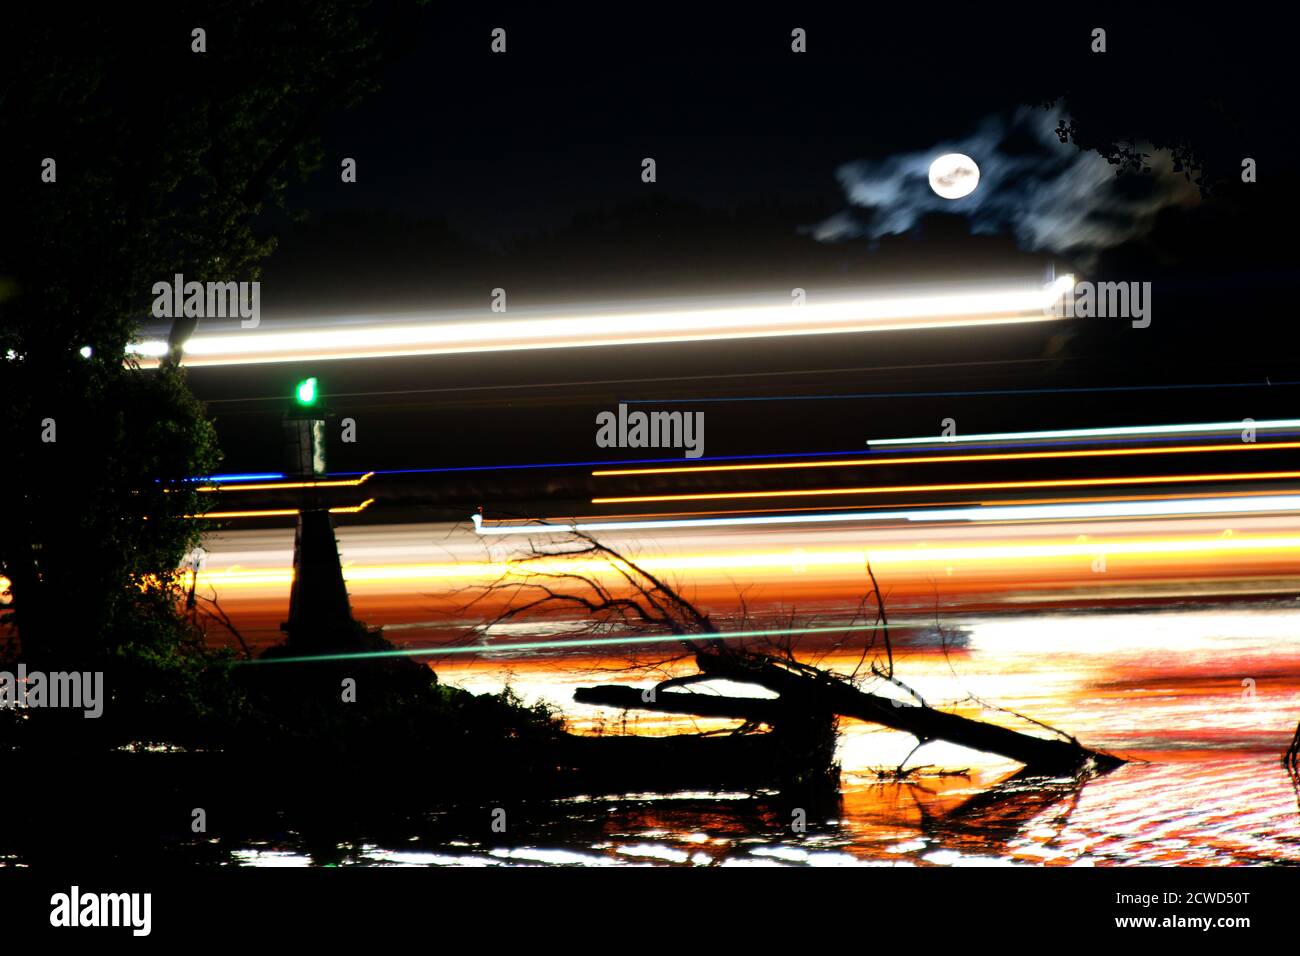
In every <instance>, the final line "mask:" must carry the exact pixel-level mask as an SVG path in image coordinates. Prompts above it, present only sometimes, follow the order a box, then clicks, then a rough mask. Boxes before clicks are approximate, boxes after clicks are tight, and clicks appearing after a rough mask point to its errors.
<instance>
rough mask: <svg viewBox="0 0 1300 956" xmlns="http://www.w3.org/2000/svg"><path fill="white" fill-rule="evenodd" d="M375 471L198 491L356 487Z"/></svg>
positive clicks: (236, 484) (214, 486)
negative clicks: (317, 479) (320, 478)
mask: <svg viewBox="0 0 1300 956" xmlns="http://www.w3.org/2000/svg"><path fill="white" fill-rule="evenodd" d="M374 474H375V473H374V472H373V471H368V472H366V473H365V474H364V475H362V476H361V477H360V478H338V479H330V480H328V481H261V482H256V483H254V484H248V485H245V484H238V483H233V482H232V483H230V484H220V485H201V486H200V487H199V488H198V489H197V490H198V491H221V492H227V491H287V490H289V489H292V488H355V487H357V486H358V485H363V484H365V483H366V482H367V481H368V480H369V479H371V478H372V477H374Z"/></svg>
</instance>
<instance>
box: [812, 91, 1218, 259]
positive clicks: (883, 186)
mask: <svg viewBox="0 0 1300 956" xmlns="http://www.w3.org/2000/svg"><path fill="white" fill-rule="evenodd" d="M1062 115H1063V114H1062V113H1061V112H1059V111H1057V110H1043V109H1032V108H1030V107H1021V108H1020V109H1018V110H1017V111H1016V112H1015V113H1014V114H1011V115H1010V116H1008V115H1006V114H995V115H992V116H989V117H986V118H985V119H984V120H983V121H981V123H980V124H979V126H978V127H977V128H976V130H975V131H974V132H973V133H971V134H970V135H969V136H967V137H965V138H964V139H960V140H956V141H952V142H945V143H939V144H936V145H935V146H934V147H932V148H930V149H926V150H921V151H918V152H914V153H904V154H898V155H894V156H889V157H886V158H884V159H863V160H857V161H854V162H851V163H846V164H844V165H843V166H841V167H840V168H839V169H838V170H836V177H837V178H838V179H839V181H840V185H841V186H842V187H843V189H844V192H845V196H846V198H847V200H848V203H849V206H848V208H846V209H845V210H843V211H841V212H839V213H836V214H835V215H833V216H831V217H829V218H828V219H825V220H823V221H822V222H820V223H818V224H817V225H816V226H814V227H812V229H811V230H810V232H811V233H812V235H813V236H815V237H816V238H817V239H820V240H823V241H837V240H844V239H853V238H868V239H873V240H874V239H880V238H881V237H883V236H889V235H899V234H902V233H905V232H908V231H910V230H911V229H912V228H914V227H915V225H916V224H917V222H918V221H919V220H920V219H921V217H922V216H924V215H926V214H927V213H930V212H946V213H955V214H959V215H963V216H966V217H967V218H969V220H970V223H971V231H972V232H974V233H977V234H996V233H1004V232H1009V233H1011V234H1012V235H1014V236H1015V239H1016V242H1017V244H1018V245H1019V246H1020V247H1021V248H1022V249H1026V250H1029V251H1046V252H1053V253H1065V252H1074V253H1080V252H1097V251H1100V250H1102V249H1107V248H1110V247H1112V246H1116V245H1119V244H1120V243H1123V242H1126V241H1128V240H1130V239H1135V238H1139V237H1141V236H1143V235H1146V234H1147V233H1148V232H1149V231H1150V229H1151V227H1152V225H1153V224H1154V220H1155V216H1156V213H1158V212H1159V211H1160V210H1161V209H1163V208H1165V207H1167V206H1173V205H1186V206H1190V205H1195V204H1196V203H1198V202H1199V201H1200V194H1199V192H1198V191H1197V189H1196V187H1195V186H1194V185H1193V184H1191V183H1189V182H1187V181H1186V180H1185V179H1184V178H1183V176H1181V175H1179V174H1176V173H1174V172H1173V171H1172V163H1171V161H1170V160H1169V157H1168V156H1167V155H1165V154H1161V153H1155V152H1152V151H1151V150H1145V151H1146V152H1149V153H1152V155H1151V160H1150V165H1151V174H1150V175H1144V176H1142V177H1141V178H1140V179H1137V178H1136V177H1128V181H1127V182H1124V181H1121V180H1119V179H1117V177H1116V176H1115V172H1114V168H1113V167H1111V166H1110V165H1109V164H1108V163H1107V162H1106V160H1105V159H1104V158H1102V157H1101V156H1100V155H1098V154H1097V153H1094V152H1089V151H1085V150H1080V149H1078V148H1077V147H1075V146H1072V145H1068V144H1063V143H1061V142H1060V140H1059V139H1058V138H1057V136H1056V134H1055V132H1054V130H1055V128H1056V125H1057V122H1058V120H1059V119H1060V118H1061V116H1062ZM950 153H952V154H960V155H961V156H963V157H970V156H978V157H980V161H979V167H978V170H977V171H976V175H977V176H978V177H979V179H978V181H979V188H978V189H976V190H975V191H974V192H971V193H970V194H969V195H967V196H965V198H963V199H962V201H961V202H960V203H954V202H953V201H952V200H951V199H945V198H943V196H942V195H940V194H939V193H938V192H936V190H935V189H934V188H931V179H930V167H931V164H932V163H934V162H935V157H936V156H941V157H942V156H944V154H950ZM972 165H974V164H973V163H972ZM1135 180H1136V181H1135ZM957 182H958V180H957V179H956V178H954V179H953V183H954V185H955V184H956V183H957Z"/></svg>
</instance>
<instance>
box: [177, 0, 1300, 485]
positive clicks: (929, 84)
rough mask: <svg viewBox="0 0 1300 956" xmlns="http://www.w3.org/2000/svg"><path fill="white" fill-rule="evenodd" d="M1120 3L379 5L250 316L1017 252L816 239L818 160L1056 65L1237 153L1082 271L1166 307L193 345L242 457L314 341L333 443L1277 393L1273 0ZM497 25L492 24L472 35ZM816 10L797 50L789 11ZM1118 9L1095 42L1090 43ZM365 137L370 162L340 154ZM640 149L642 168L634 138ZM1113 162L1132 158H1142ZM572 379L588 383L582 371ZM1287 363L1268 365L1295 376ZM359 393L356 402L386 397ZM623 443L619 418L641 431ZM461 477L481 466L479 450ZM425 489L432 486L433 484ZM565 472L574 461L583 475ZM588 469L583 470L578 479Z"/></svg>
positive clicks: (1287, 185)
mask: <svg viewBox="0 0 1300 956" xmlns="http://www.w3.org/2000/svg"><path fill="white" fill-rule="evenodd" d="M1268 20H1269V15H1268V14H1260V15H1259V16H1258V17H1257V18H1255V17H1251V18H1248V17H1245V16H1240V17H1239V16H1235V15H1232V16H1230V15H1228V14H1227V13H1224V14H1222V15H1221V16H1220V17H1218V18H1217V19H1209V20H1207V19H1204V18H1198V17H1197V16H1195V15H1192V14H1189V13H1187V12H1186V11H1173V10H1170V9H1154V8H1153V9H1150V10H1147V9H1145V8H1139V9H1136V10H1135V9H1134V8H1133V7H1132V6H1123V7H1120V6H1116V7H1113V8H1104V7H1091V6H1090V7H1088V8H1080V7H1056V8H1052V9H1050V10H1048V9H1044V8H1038V9H1034V8H1029V9H1028V11H1027V12H1020V11H1018V10H1016V9H1014V8H1010V7H1002V6H999V7H997V8H996V9H994V8H988V9H980V10H972V9H969V8H967V9H965V10H963V9H962V8H960V7H957V6H948V7H944V6H942V5H940V6H934V5H926V6H907V7H898V6H894V7H890V8H880V7H878V6H876V5H873V6H872V7H871V8H869V9H861V10H853V11H844V10H834V9H828V8H822V9H812V8H808V7H806V6H804V5H788V6H785V7H764V8H762V9H752V8H746V7H735V8H727V9H716V10H715V9H711V10H705V9H702V8H692V7H685V6H675V7H674V6H665V7H659V6H655V7H653V8H639V7H628V8H625V9H624V8H621V9H603V10H599V11H598V12H593V11H592V8H582V7H565V8H563V9H558V8H552V7H547V8H544V9H539V8H536V7H507V6H493V7H487V8H480V7H475V8H474V9H472V10H465V9H456V8H452V7H449V6H445V5H442V6H440V5H430V6H429V7H428V8H426V9H425V10H423V11H422V12H421V13H420V14H419V15H418V16H417V17H416V18H415V19H414V20H413V21H411V22H408V23H406V24H405V25H404V27H403V29H402V30H401V31H400V32H399V34H398V35H393V34H389V35H386V36H385V42H386V43H388V44H389V45H390V47H391V49H392V53H393V55H394V62H393V64H392V65H391V66H390V68H389V69H388V70H387V71H386V73H385V76H384V78H383V84H382V88H381V89H380V90H379V91H378V92H377V93H375V94H373V95H372V96H371V97H370V98H369V99H367V100H366V101H364V102H363V103H362V104H361V105H360V106H358V107H356V108H354V109H352V110H350V111H347V112H340V113H337V114H335V115H333V116H331V117H330V118H329V120H328V122H327V125H326V126H325V127H324V128H323V130H322V143H323V147H324V157H325V158H324V163H323V168H322V169H321V171H320V172H319V173H317V174H316V175H315V176H314V177H312V178H311V179H310V180H309V181H308V182H307V183H305V184H302V185H301V186H298V187H295V188H294V189H293V191H292V193H291V204H292V205H293V206H294V207H295V208H296V209H298V210H300V211H302V212H303V213H304V214H305V219H304V221H302V222H300V223H293V222H288V221H285V220H283V219H282V218H279V217H278V216H271V215H268V217H267V221H266V226H267V228H268V229H271V230H273V231H274V232H276V233H277V234H278V235H279V237H280V246H279V249H278V250H277V251H276V252H275V253H274V254H273V255H272V257H271V258H270V259H269V260H268V262H267V263H266V266H265V269H264V272H263V276H262V279H263V310H264V315H265V316H267V317H270V318H272V319H276V320H278V319H281V318H285V317H292V318H297V317H302V318H310V317H312V316H316V315H327V314H347V313H348V312H351V311H358V310H367V311H369V310H383V309H388V308H392V309H404V308H420V309H423V310H430V311H437V310H440V309H482V310H483V312H484V315H485V317H487V316H488V312H487V306H488V297H489V294H490V290H491V289H493V288H495V287H504V288H506V289H507V291H508V294H509V297H510V299H509V301H510V307H511V310H512V311H514V310H516V309H526V308H528V307H530V306H535V305H544V304H554V303H563V302H575V301H577V302H581V301H587V300H590V299H603V300H631V299H641V298H647V297H656V298H673V297H681V296H688V295H697V294H709V293H754V292H762V293H766V292H772V291H780V290H785V294H788V290H789V289H790V288H792V287H794V286H802V287H805V288H808V289H810V292H811V291H812V290H815V289H818V288H827V287H830V286H837V287H845V286H862V287H870V286H871V285H873V284H880V283H886V284H889V283H892V284H897V283H899V282H916V281H932V280H935V279H939V278H953V277H957V276H969V277H988V276H991V275H1002V274H1012V275H1034V274H1040V273H1042V272H1043V270H1045V269H1047V268H1049V267H1051V266H1053V265H1055V266H1056V267H1057V268H1058V269H1067V268H1073V267H1074V265H1075V264H1074V263H1073V262H1071V261H1070V260H1071V257H1070V256H1069V255H1068V254H1067V255H1059V254H1052V253H1050V252H1044V251H1041V250H1039V251H1032V250H1025V249H1022V248H1020V247H1019V246H1018V245H1017V242H1016V239H1015V238H1014V237H1013V236H1011V235H1008V234H999V235H972V233H971V228H970V225H971V224H970V222H969V221H968V220H967V219H966V218H965V217H964V216H961V215H956V214H942V213H938V214H930V215H928V216H925V217H923V218H922V219H921V221H920V222H919V223H918V225H917V227H916V228H915V229H912V230H909V231H908V232H907V233H905V234H903V235H899V236H891V237H886V238H884V239H883V240H881V241H880V242H878V243H873V242H870V241H868V240H866V239H852V238H850V239H843V240H840V241H833V242H832V241H820V240H818V239H816V238H814V237H813V236H812V235H811V233H810V227H813V226H815V225H816V224H818V223H820V222H823V221H824V220H825V219H826V218H827V217H830V216H832V215H834V214H836V213H838V212H842V211H844V210H846V209H847V208H849V205H848V202H847V200H846V197H845V194H844V190H843V188H842V186H841V183H840V182H839V181H838V180H837V177H836V173H837V170H838V169H839V168H840V167H841V166H843V164H845V163H849V162H852V161H854V160H860V159H887V158H888V157H891V156H894V155H897V154H899V153H905V152H913V151H918V150H924V149H928V148H930V147H932V146H934V145H935V144H936V143H940V142H943V141H945V140H951V139H955V138H960V137H962V136H965V135H967V134H969V133H970V132H971V131H972V130H973V129H974V128H975V127H976V126H977V124H978V123H979V122H980V121H981V120H982V119H984V118H986V117H988V116H990V115H995V114H997V115H1010V114H1011V113H1013V112H1014V111H1015V110H1016V109H1017V108H1018V107H1021V106H1024V105H1030V106H1033V105H1036V104H1041V103H1044V102H1046V101H1047V100H1049V99H1051V98H1053V97H1056V96H1061V95H1063V96H1066V97H1067V104H1068V105H1074V104H1077V105H1078V107H1079V108H1080V109H1081V110H1082V111H1084V112H1085V113H1086V114H1087V115H1088V116H1090V117H1092V118H1093V119H1094V120H1096V121H1097V123H1098V124H1099V125H1100V126H1101V127H1102V128H1104V129H1111V130H1113V131H1115V132H1116V133H1117V134H1122V133H1124V132H1131V133H1132V134H1134V135H1137V136H1148V135H1149V136H1162V135H1174V136H1181V135H1184V132H1183V131H1184V130H1185V135H1186V137H1187V138H1189V139H1190V140H1192V141H1193V145H1195V146H1196V147H1197V148H1198V149H1199V150H1200V151H1201V152H1202V154H1203V155H1205V156H1206V157H1207V158H1208V159H1209V160H1211V161H1213V162H1217V163H1219V164H1220V165H1219V168H1230V169H1231V168H1235V166H1236V164H1237V163H1239V157H1241V156H1247V155H1249V156H1252V157H1254V158H1256V159H1257V161H1258V163H1259V168H1260V182H1259V183H1256V184H1253V185H1250V186H1243V185H1242V184H1240V183H1236V182H1231V181H1230V182H1228V183H1227V184H1226V185H1225V186H1223V187H1222V188H1221V189H1219V190H1218V192H1217V194H1216V196H1215V197H1214V198H1212V199H1210V200H1208V201H1206V202H1204V203H1202V204H1200V206H1199V207H1197V208H1195V209H1191V210H1184V209H1174V208H1171V209H1166V210H1165V211H1164V212H1162V213H1161V214H1160V217H1159V218H1158V220H1157V221H1156V224H1155V228H1154V229H1153V230H1152V231H1151V233H1150V234H1149V235H1147V236H1145V237H1143V238H1141V239H1140V240H1139V241H1135V242H1131V243H1128V244H1126V245H1124V246H1121V247H1118V248H1115V249H1111V250H1107V251H1104V252H1103V253H1102V254H1101V256H1100V258H1099V260H1098V261H1097V262H1096V264H1095V265H1094V269H1093V272H1092V274H1091V277H1092V278H1097V279H1106V278H1112V279H1128V280H1136V281H1143V280H1145V281H1152V282H1154V283H1155V285H1156V290H1157V292H1156V296H1157V297H1156V300H1155V310H1154V311H1155V321H1154V323H1153V325H1152V327H1151V328H1150V329H1146V330H1141V331H1138V330H1132V329H1130V328H1129V327H1128V324H1127V323H1126V322H1118V323H1116V322H1108V321H1102V320H1093V321H1091V322H1074V323H1069V324H1068V327H1063V328H1060V329H1051V330H1047V331H1039V330H1014V329H1013V330H1005V331H998V330H991V331H988V332H987V333H985V332H981V334H980V335H979V336H974V335H971V334H968V333H966V332H961V333H959V334H942V333H941V334H939V335H933V336H928V337H927V336H923V335H915V334H900V335H888V336H856V337H853V336H849V337H845V336H832V337H813V338H809V339H803V340H784V341H776V342H772V341H766V342H764V341H751V342H743V343H706V344H693V345H689V346H673V347H638V348H620V349H600V350H577V351H571V352H566V353H532V354H527V353H523V354H520V353H517V354H513V355H510V354H507V355H504V356H482V357H472V358H465V357H457V358H449V357H430V358H422V359H413V360H409V361H408V360H401V361H397V360H386V361H382V362H349V363H324V364H323V365H322V364H321V363H317V364H315V365H312V364H310V363H302V364H289V365H282V366H273V367H263V368H254V369H246V370H239V371H232V370H204V369H195V370H194V371H193V372H192V373H191V381H192V383H193V385H194V387H195V389H196V391H197V392H198V393H199V394H200V395H201V396H202V397H204V398H205V399H208V400H210V401H212V405H211V408H212V409H213V411H214V413H215V414H217V416H218V424H219V427H220V428H221V430H222V433H223V445H224V446H225V447H226V448H227V456H228V459H227V460H228V464H229V466H230V468H231V469H232V470H240V469H244V468H252V469H258V468H265V467H268V466H269V463H271V462H273V461H274V460H275V459H276V456H277V449H276V447H275V446H276V442H277V440H278V429H277V428H276V427H275V424H274V422H273V421H272V419H273V418H274V417H276V416H278V414H279V413H280V409H281V407H282V405H283V400H282V397H281V396H283V395H284V394H287V388H288V386H289V385H290V384H291V383H292V381H293V380H294V378H295V377H297V376H299V375H303V374H319V375H321V376H322V380H323V382H324V383H325V388H326V392H327V394H331V395H333V396H334V398H333V399H332V406H333V407H335V408H336V409H337V410H338V412H339V413H340V414H353V415H360V416H361V418H360V419H359V420H361V421H362V422H363V423H366V422H368V423H371V427H369V428H365V429H363V431H362V434H363V435H366V436H367V438H366V440H364V441H361V442H360V443H359V444H358V445H357V446H340V447H337V448H335V449H333V451H332V455H333V458H332V461H331V466H332V468H334V469H336V470H342V469H357V470H363V469H369V468H373V467H421V466H429V465H435V464H436V465H469V464H484V463H491V462H505V461H515V462H519V461H534V462H540V461H566V460H570V461H581V460H588V459H591V458H593V457H598V456H597V455H596V449H595V448H594V447H593V445H592V437H591V435H592V426H591V421H592V419H593V416H594V414H595V412H596V411H597V410H600V409H604V408H609V407H612V405H613V403H615V402H617V401H620V400H637V399H641V400H656V401H663V402H668V403H671V402H673V401H677V400H681V399H687V398H689V399H707V400H710V401H713V402H714V404H711V405H709V406H708V412H709V415H710V419H709V420H710V430H709V447H708V454H709V455H718V454H753V453H758V452H764V453H777V452H798V451H814V450H847V449H851V448H853V447H860V444H861V442H862V441H863V440H864V439H865V438H866V437H869V436H870V435H872V434H875V435H882V434H898V435H901V434H923V433H931V432H933V431H935V430H936V422H937V421H938V420H939V419H941V418H943V417H946V416H947V415H949V414H955V415H956V417H958V419H959V421H961V422H962V428H963V430H965V431H968V432H969V431H975V430H999V429H1003V428H1034V427H1071V426H1075V427H1079V426H1083V425H1098V424H1133V423H1134V422H1142V421H1149V422H1152V423H1154V422H1158V421H1164V420H1169V421H1173V420H1196V417H1197V416H1200V418H1201V420H1230V419H1234V418H1239V417H1247V416H1253V417H1256V418H1265V417H1270V416H1274V417H1280V416H1282V415H1285V414H1287V413H1288V410H1289V409H1290V408H1291V406H1292V405H1293V399H1294V395H1295V390H1294V389H1293V388H1290V387H1289V386H1284V385H1282V384H1277V385H1276V387H1275V386H1274V385H1266V384H1265V383H1268V382H1272V383H1285V382H1288V381H1291V380H1293V379H1294V380H1300V372H1298V371H1297V370H1296V369H1295V367H1294V361H1293V359H1292V357H1291V350H1290V347H1289V343H1290V342H1291V341H1292V340H1293V335H1292V332H1291V327H1292V325H1293V320H1292V318H1291V315H1292V312H1293V310H1292V309H1291V307H1290V302H1291V298H1292V295H1293V289H1294V287H1295V280H1296V278H1297V276H1296V269H1295V266H1294V252H1293V249H1292V242H1291V240H1290V236H1291V234H1292V233H1293V229H1294V223H1295V213H1296V200H1295V188H1294V183H1295V175H1296V163H1295V155H1296V153H1295V135H1294V128H1293V124H1292V122H1291V121H1290V118H1289V113H1288V112H1287V108H1286V103H1287V100H1288V98H1289V97H1290V92H1289V90H1290V83H1289V80H1288V78H1287V64H1288V63H1289V55H1288V54H1286V51H1285V42H1286V41H1285V37H1286V33H1285V31H1284V30H1282V28H1281V27H1282V25H1281V23H1280V22H1271V23H1270V22H1268ZM497 26H501V27H504V28H505V29H506V30H507V35H508V52H507V53H506V54H504V55H494V54H492V53H491V52H490V49H489V44H490V31H491V29H492V28H493V27H497ZM796 26H798V27H803V28H805V29H806V30H807V31H808V53H806V54H802V55H798V54H794V53H792V52H791V51H790V31H791V29H792V28H794V27H796ZM1095 26H1102V27H1105V28H1106V29H1107V31H1108V45H1109V49H1108V52H1107V53H1105V54H1093V53H1091V52H1090V51H1089V48H1088V47H1089V43H1090V31H1091V30H1092V28H1093V27H1095ZM345 156H347V157H353V158H355V159H356V160H357V163H358V182H357V183H356V184H343V183H341V182H340V181H339V176H338V169H339V162H340V160H341V159H342V158H343V157H345ZM645 156H652V157H654V158H655V159H656V161H657V163H658V182H657V183H654V184H646V183H643V182H642V181H641V178H640V171H641V166H640V162H641V159H642V158H643V157H645ZM1135 188H1142V187H1141V186H1140V185H1138V186H1136V187H1135ZM1215 382H1227V383H1233V382H1257V383H1259V384H1260V386H1261V390H1258V391H1252V390H1250V389H1245V390H1242V389H1227V390H1218V391H1215V390H1206V389H1193V390H1182V391H1174V392H1169V393H1162V392H1115V393H1110V392H1101V391H1098V392H1089V393H1082V394H1062V395H1060V396H1057V397H1056V398H1051V397H1048V396H1046V395H1042V394H1040V395H1037V397H1032V398H1031V397H1028V395H1027V394H1025V395H1016V394H1000V395H990V396H986V397H984V398H976V397H971V396H970V395H966V396H965V397H961V398H944V397H941V396H940V397H930V398H924V397H920V398H917V397H912V398H909V397H901V398H897V399H889V400H886V399H881V400H874V399H872V400H865V401H867V403H868V404H869V405H870V407H869V408H867V406H864V404H863V401H864V400H860V399H859V400H853V401H845V402H840V403H837V402H835V401H829V400H818V401H816V402H813V403H809V402H806V401H804V400H802V399H800V400H799V401H787V402H784V403H780V402H768V403H766V404H763V405H761V411H759V410H758V409H759V406H756V405H755V404H753V403H750V402H737V401H734V399H736V398H752V397H755V396H760V397H761V396H777V397H780V396H807V395H809V394H817V393H825V394H838V393H852V394H865V393H877V392H878V393H888V394H899V395H903V396H907V395H914V394H916V393H935V392H942V391H944V390H949V391H953V392H970V393H973V392H977V391H980V390H989V389H993V390H1000V391H1002V392H1006V393H1014V392H1015V391H1016V390H1017V389H1028V390H1034V389H1043V390H1047V389H1051V388H1111V387H1115V388H1121V387H1127V386H1133V385H1139V386H1144V387H1145V386H1148V385H1159V384H1161V383H1165V384H1197V383H1199V384H1201V385H1205V384H1212V383H1215ZM593 383H594V384H593ZM1288 389H1289V390H1288ZM375 426H377V427H375ZM633 455H634V453H631V452H629V453H628V456H629V457H632V456H633ZM456 480H457V481H463V486H462V487H460V489H459V491H456V492H455V493H449V494H451V498H453V499H455V501H456V504H455V506H454V508H453V510H455V509H456V508H460V507H461V506H462V500H463V502H464V503H469V502H470V501H472V500H481V499H482V498H484V497H489V498H490V497H491V490H490V489H488V490H485V485H484V481H486V479H485V478H482V477H481V476H480V477H475V478H473V479H470V478H465V479H463V480H462V479H456ZM425 491H427V489H422V491H421V494H423V493H424V492H425ZM577 498H578V499H580V498H581V495H578V496H577ZM575 500H576V499H575Z"/></svg>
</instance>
